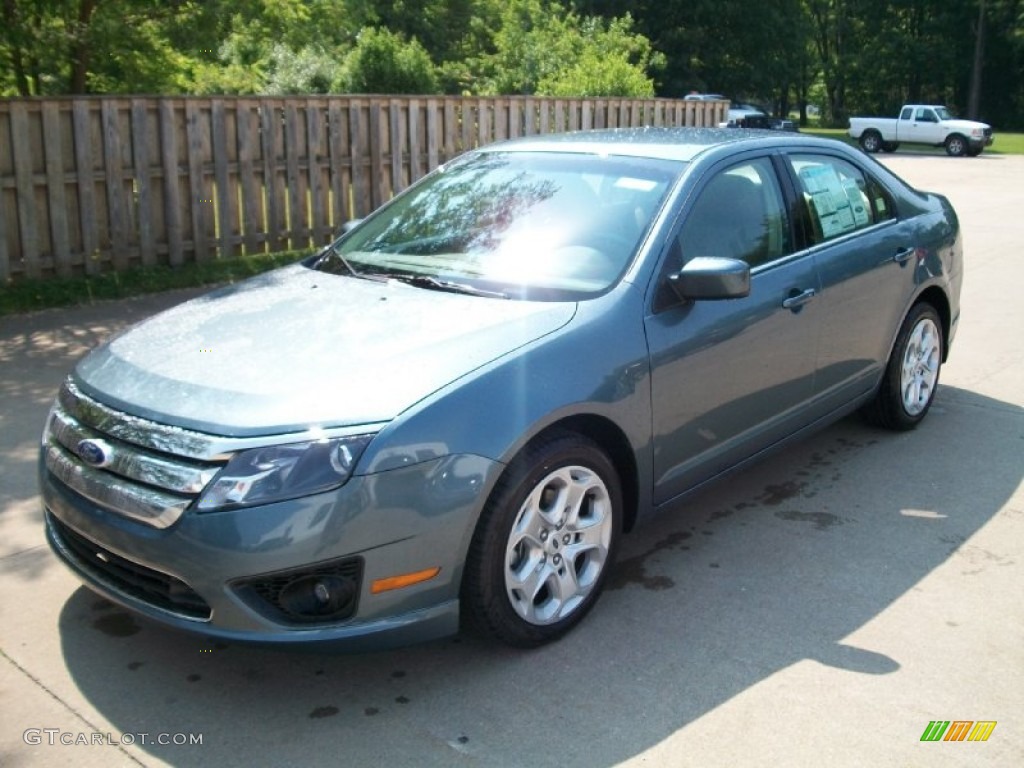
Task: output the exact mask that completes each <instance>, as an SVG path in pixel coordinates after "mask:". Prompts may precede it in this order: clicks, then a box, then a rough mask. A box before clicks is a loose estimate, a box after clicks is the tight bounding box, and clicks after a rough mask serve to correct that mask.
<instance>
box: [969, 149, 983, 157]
mask: <svg viewBox="0 0 1024 768" xmlns="http://www.w3.org/2000/svg"><path fill="white" fill-rule="evenodd" d="M983 150H984V147H968V148H967V156H968V157H977V156H978V155H980V154H981V153H982V151H983Z"/></svg>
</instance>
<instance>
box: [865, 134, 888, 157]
mask: <svg viewBox="0 0 1024 768" xmlns="http://www.w3.org/2000/svg"><path fill="white" fill-rule="evenodd" d="M882 146H883V142H882V135H881V134H880V133H879V132H878V131H864V133H862V134H861V135H860V148H861V149H863V150H864V151H865V152H867V153H869V154H870V153H873V152H877V151H878V150H880V149H881V148H882Z"/></svg>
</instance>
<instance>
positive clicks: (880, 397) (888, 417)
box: [864, 303, 943, 430]
mask: <svg viewBox="0 0 1024 768" xmlns="http://www.w3.org/2000/svg"><path fill="white" fill-rule="evenodd" d="M942 348H943V343H942V321H941V320H940V319H939V314H938V312H936V311H935V308H934V307H932V305H931V304H923V303H922V304H915V305H914V307H913V309H911V310H910V312H909V314H908V315H907V317H906V319H905V320H904V321H903V325H902V326H901V327H900V332H899V334H898V335H897V336H896V344H895V345H894V346H893V350H892V355H891V356H890V357H889V362H888V364H887V366H886V369H885V375H884V376H883V377H882V384H881V386H880V387H879V389H878V393H877V394H876V395H875V399H874V400H872V401H871V402H870V403H868V404H867V406H865V408H864V414H865V416H867V418H868V419H869V420H870V421H872V422H873V423H875V424H877V425H878V426H881V427H885V428H886V429H895V430H908V429H913V428H914V427H916V426H917V425H918V424H919V423H920V422H921V420H922V419H924V417H925V415H926V414H927V413H928V409H929V408H931V405H932V400H933V399H934V398H935V390H936V389H937V387H938V384H939V369H940V368H941V366H942Z"/></svg>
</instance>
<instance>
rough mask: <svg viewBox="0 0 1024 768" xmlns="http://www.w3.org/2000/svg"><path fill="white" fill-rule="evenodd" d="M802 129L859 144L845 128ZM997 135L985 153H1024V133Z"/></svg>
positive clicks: (920, 148)
mask: <svg viewBox="0 0 1024 768" xmlns="http://www.w3.org/2000/svg"><path fill="white" fill-rule="evenodd" d="M800 131H801V132H802V133H806V134H809V135H811V136H823V137H825V138H826V139H839V140H840V141H845V142H846V143H847V144H851V145H856V144H857V142H855V141H854V140H853V139H851V138H850V137H849V135H848V134H847V133H846V129H845V128H813V127H808V128H801V129H800ZM995 135H996V140H995V143H994V144H992V146H991V147H986V148H985V154H992V155H1024V133H1000V132H999V131H996V132H995ZM904 149H911V150H912V151H914V152H925V153H932V152H934V153H935V154H940V155H941V154H945V150H944V149H942V147H927V146H925V145H923V144H904V145H903V146H901V147H900V150H899V151H901V152H902V151H903V150H904Z"/></svg>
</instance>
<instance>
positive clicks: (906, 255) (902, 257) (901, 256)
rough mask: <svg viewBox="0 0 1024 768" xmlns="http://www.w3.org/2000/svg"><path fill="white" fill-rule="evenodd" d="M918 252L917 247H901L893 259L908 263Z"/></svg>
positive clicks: (897, 261) (898, 262) (900, 262)
mask: <svg viewBox="0 0 1024 768" xmlns="http://www.w3.org/2000/svg"><path fill="white" fill-rule="evenodd" d="M915 253H917V248H900V249H899V250H898V251H896V255H895V256H893V257H892V260H893V261H895V262H896V263H897V264H906V263H907V262H908V261H910V260H911V259H912V258H914V254H915Z"/></svg>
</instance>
